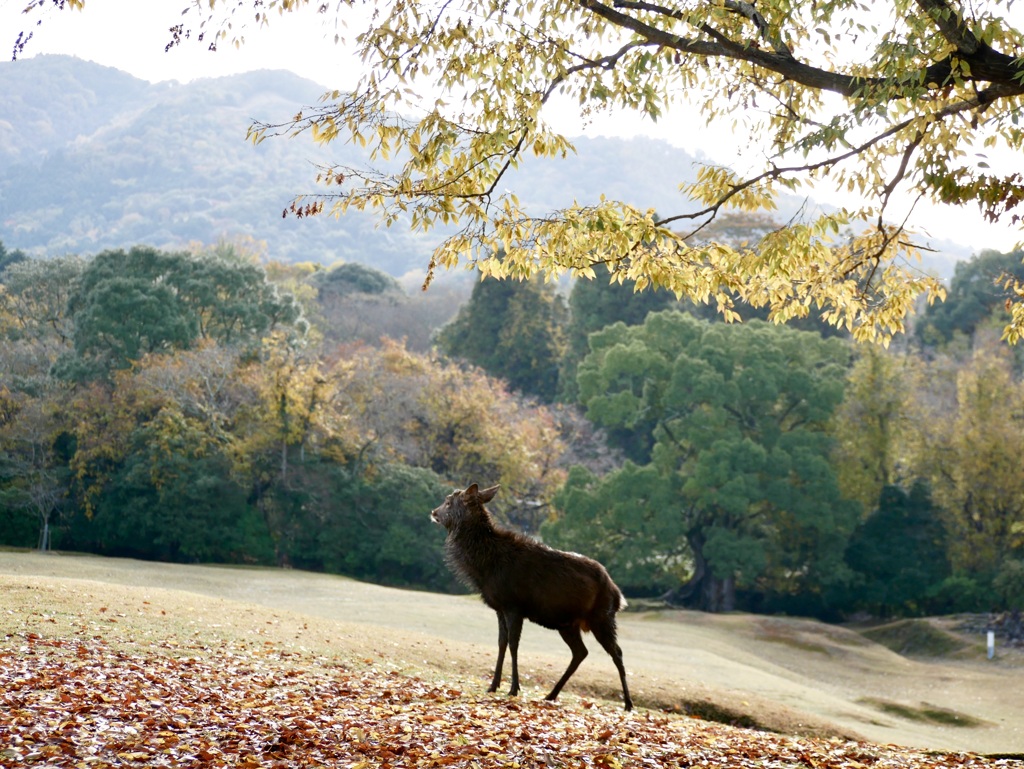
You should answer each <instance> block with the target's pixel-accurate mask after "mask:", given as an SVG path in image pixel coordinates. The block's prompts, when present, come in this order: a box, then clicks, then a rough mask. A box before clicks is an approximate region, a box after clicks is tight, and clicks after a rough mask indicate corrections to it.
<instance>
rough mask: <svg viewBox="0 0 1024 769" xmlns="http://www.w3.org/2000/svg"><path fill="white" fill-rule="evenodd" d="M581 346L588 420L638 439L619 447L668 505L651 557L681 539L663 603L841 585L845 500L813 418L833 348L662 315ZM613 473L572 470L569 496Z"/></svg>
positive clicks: (842, 353)
mask: <svg viewBox="0 0 1024 769" xmlns="http://www.w3.org/2000/svg"><path fill="white" fill-rule="evenodd" d="M591 347H592V350H593V352H591V354H590V355H588V356H587V358H586V359H585V360H584V362H583V364H582V365H581V366H580V391H581V401H582V402H583V403H584V405H585V406H586V408H587V413H588V416H589V417H590V418H591V419H592V420H593V421H594V422H595V423H596V424H598V425H602V426H605V427H607V428H608V429H609V430H610V432H612V434H615V431H616V430H621V431H623V432H624V433H629V432H633V433H642V434H645V435H646V436H647V443H646V445H644V446H634V447H633V448H634V450H635V452H636V453H637V454H640V449H645V450H646V455H647V460H646V461H645V464H649V465H650V466H653V467H654V468H656V469H657V471H658V474H659V476H660V477H663V478H664V479H665V480H664V481H663V482H662V486H663V488H662V490H661V491H659V492H656V493H659V494H661V495H662V497H663V498H666V499H671V500H673V502H672V503H671V504H672V506H673V517H674V520H675V522H676V524H675V536H674V537H671V538H669V539H666V540H665V544H664V545H663V546H662V547H663V548H665V549H663V550H662V549H659V550H656V551H655V553H652V555H655V554H657V555H659V556H662V557H665V558H670V559H671V558H675V557H676V554H677V552H678V548H679V547H680V545H681V544H683V543H685V545H686V547H687V548H688V558H689V564H688V572H687V574H688V577H689V578H688V579H687V580H685V582H684V584H682V585H681V586H678V587H677V588H676V589H675V590H674V591H673V593H672V597H673V598H674V599H675V600H677V601H679V602H682V603H686V604H690V605H694V606H698V607H700V608H704V609H708V610H713V611H714V610H721V609H728V608H731V607H733V606H734V605H735V591H736V589H737V587H742V588H749V589H754V590H757V591H758V592H760V593H762V594H776V595H782V596H785V595H796V594H803V595H805V596H810V597H812V598H813V597H814V596H818V595H824V593H825V591H827V590H828V589H829V588H831V587H833V586H837V585H840V584H842V582H843V581H844V580H845V578H846V576H847V570H846V567H845V564H844V562H843V553H844V550H845V545H846V540H847V538H848V536H849V534H850V532H851V531H852V529H853V526H854V524H855V522H856V518H857V512H858V506H857V505H856V503H853V502H851V501H849V500H845V499H843V498H842V497H841V495H840V493H839V489H838V484H837V482H836V478H835V473H834V471H833V470H832V467H831V466H830V464H829V460H828V455H829V450H830V438H829V436H828V434H827V432H826V427H827V424H828V421H829V420H830V418H831V416H832V414H833V413H834V411H835V408H836V407H837V405H838V404H839V402H840V400H841V398H842V392H843V376H844V373H845V369H846V366H847V363H848V360H849V350H848V348H847V345H846V344H845V343H843V342H842V341H840V340H823V339H822V338H821V337H819V336H818V335H817V334H811V333H808V332H799V331H793V330H790V329H785V328H781V327H776V326H767V325H764V324H762V323H757V322H751V323H749V324H745V325H729V324H708V323H705V322H702V321H698V320H695V319H693V318H692V317H690V316H687V315H684V314H681V313H672V312H662V313H654V314H651V315H649V316H648V317H647V321H646V322H645V323H644V325H643V326H639V327H632V328H627V327H626V326H624V325H622V324H616V325H614V326H611V327H609V328H607V329H605V330H604V331H602V332H599V333H597V334H594V335H593V336H592V337H591ZM619 472H627V471H626V470H622V471H619ZM614 475H615V474H614V473H613V474H612V476H613V477H612V478H611V479H609V478H607V477H606V478H605V479H599V480H594V479H589V478H583V477H581V476H577V477H576V482H577V484H578V485H577V487H576V488H575V491H576V493H577V494H576V497H577V498H581V497H586V495H587V494H590V495H592V496H595V497H601V496H603V495H604V494H605V489H604V487H605V486H606V485H609V484H611V485H615V484H616V479H615V478H614ZM588 485H589V487H588ZM615 488H618V489H623V490H628V488H629V487H628V486H626V485H621V484H619V485H616V486H615ZM676 489H677V490H678V491H675V490H676ZM627 493H628V491H627ZM641 493H643V494H646V493H647V492H640V491H639V490H637V491H634V492H633V494H634V495H637V494H641ZM652 493H653V492H652ZM569 499H572V497H569ZM625 502H626V500H625V499H624V500H623V503H625ZM563 512H565V513H566V516H567V517H568V516H569V515H570V514H571V511H563ZM598 525H599V524H598ZM659 525H660V524H659ZM555 531H557V527H556V529H555ZM822 600H824V599H822Z"/></svg>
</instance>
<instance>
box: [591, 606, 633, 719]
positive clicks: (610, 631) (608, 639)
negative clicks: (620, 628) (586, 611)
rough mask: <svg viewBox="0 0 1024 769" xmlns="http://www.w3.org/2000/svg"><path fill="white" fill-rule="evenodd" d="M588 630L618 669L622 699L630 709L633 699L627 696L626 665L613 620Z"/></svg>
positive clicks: (627, 708)
mask: <svg viewBox="0 0 1024 769" xmlns="http://www.w3.org/2000/svg"><path fill="white" fill-rule="evenodd" d="M590 630H591V632H592V633H593V634H594V638H596V639H597V642H598V643H599V644H601V647H602V648H603V649H604V650H605V651H606V652H608V656H609V657H611V658H612V662H614V663H615V669H616V670H618V671H619V680H620V681H621V682H622V701H623V703H624V704H625V706H626V710H632V709H633V699H632V698H631V697H630V696H629V686H627V685H626V666H625V665H624V664H623V663H622V649H620V648H619V644H618V642H617V640H616V632H615V621H614V620H612V621H611V622H609V623H608V624H606V625H598V626H595V627H592V628H591V629H590Z"/></svg>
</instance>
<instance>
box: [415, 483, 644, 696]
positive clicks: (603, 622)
mask: <svg viewBox="0 0 1024 769" xmlns="http://www.w3.org/2000/svg"><path fill="white" fill-rule="evenodd" d="M497 492H498V486H492V487H491V488H488V489H483V490H481V489H479V488H478V486H477V484H475V483H474V484H472V485H471V486H469V487H468V488H467V489H465V490H461V491H460V490H455V491H453V492H452V493H451V494H449V495H448V496H447V497H446V498H445V500H444V502H443V503H442V504H441V506H440V507H437V508H435V509H434V510H432V511H431V513H430V518H431V520H432V521H433V522H434V523H437V524H440V525H441V526H443V527H444V528H445V529H446V531H447V537H446V539H445V560H446V561H447V563H448V566H449V568H451V569H452V571H453V572H454V573H455V575H456V576H457V577H458V578H459V579H460V580H461V581H462V582H463V583H465V584H466V585H467V586H468V587H470V588H472V589H475V590H477V591H479V593H480V597H481V598H482V599H483V602H484V603H485V604H486V605H487V606H489V607H490V608H491V609H493V610H494V611H495V613H497V615H498V662H497V664H496V665H495V669H494V678H493V679H492V680H491V685H490V688H489V689H488V690H487V691H488V692H496V691H498V687H499V686H500V684H501V671H502V666H503V665H504V662H505V651H506V649H508V651H509V652H510V653H511V658H512V680H511V687H510V689H509V692H508V694H509V696H510V697H514V696H516V695H517V694H519V660H518V655H519V639H520V635H521V633H522V629H523V621H524V620H530V621H531V622H533V623H535V624H537V625H540V626H541V627H545V628H548V629H550V630H557V631H558V633H559V635H561V636H562V640H563V641H565V643H566V644H567V645H568V646H569V649H570V651H571V652H572V660H571V661H570V662H569V667H568V668H566V670H565V673H563V674H562V677H561V678H560V679H559V681H558V683H556V684H555V687H554V688H553V689H552V690H551V692H550V693H549V694H548V695H547V697H546V698H545V699H547V700H548V701H552V702H553V701H554V700H555V699H556V698H557V697H558V694H559V692H561V691H562V687H564V686H565V684H566V682H567V681H568V680H569V679H570V678H571V677H572V675H573V673H575V672H576V669H577V668H578V667H579V666H580V663H581V662H583V660H584V659H585V658H586V656H587V654H588V652H587V647H586V645H585V644H584V643H583V633H585V632H588V631H589V632H591V633H593V635H594V638H596V639H597V642H598V643H599V644H601V646H602V647H603V648H604V650H605V651H606V652H608V655H609V656H610V657H611V658H612V661H613V662H614V663H615V668H616V669H617V670H618V672H619V680H620V681H621V683H622V698H623V703H624V705H625V709H626V710H627V711H628V710H632V709H633V700H632V699H631V698H630V696H629V687H628V685H627V684H626V668H625V665H624V664H623V661H622V649H620V648H619V644H618V641H617V631H616V622H615V615H616V613H617V612H619V611H621V610H622V609H624V608H625V607H626V600H625V598H624V597H623V595H622V591H621V590H619V588H618V586H617V585H616V584H615V583H614V582H613V581H612V578H611V577H610V576H609V574H608V571H607V570H606V569H605V568H604V566H602V565H601V564H600V563H598V562H597V561H595V560H593V559H591V558H587V557H586V556H583V555H579V554H578V553H567V552H563V551H561V550H556V549H554V548H552V547H548V546H547V545H545V544H543V543H541V542H538V541H536V540H534V539H531V538H530V537H527V536H525V535H523V534H520V533H518V532H515V531H512V530H510V529H507V528H504V527H503V526H501V525H499V524H498V523H496V522H495V520H494V518H493V517H492V515H491V513H490V512H489V511H488V510H487V508H485V507H484V505H485V504H487V503H488V502H490V501H491V500H492V499H494V496H495V494H497Z"/></svg>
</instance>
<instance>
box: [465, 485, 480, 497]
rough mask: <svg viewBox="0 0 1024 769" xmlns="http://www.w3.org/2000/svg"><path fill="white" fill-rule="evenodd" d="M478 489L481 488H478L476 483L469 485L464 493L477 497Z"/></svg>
mask: <svg viewBox="0 0 1024 769" xmlns="http://www.w3.org/2000/svg"><path fill="white" fill-rule="evenodd" d="M478 491H479V489H478V488H477V485H476V484H475V483H474V484H472V485H471V486H468V487H467V488H466V490H465V491H463V492H462V493H463V494H464V495H466V496H467V497H475V496H476V495H477V492H478Z"/></svg>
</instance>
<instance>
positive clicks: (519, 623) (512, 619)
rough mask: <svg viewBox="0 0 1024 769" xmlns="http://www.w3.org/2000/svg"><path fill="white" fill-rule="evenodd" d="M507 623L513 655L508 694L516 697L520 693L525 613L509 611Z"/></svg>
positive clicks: (510, 648) (509, 646)
mask: <svg viewBox="0 0 1024 769" xmlns="http://www.w3.org/2000/svg"><path fill="white" fill-rule="evenodd" d="M505 624H506V625H507V626H508V649H509V652H510V653H511V655H512V686H511V687H510V688H509V690H508V694H509V696H510V697H514V696H516V695H517V694H519V637H520V636H521V635H522V633H523V615H521V614H518V613H516V612H507V613H506V614H505Z"/></svg>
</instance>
